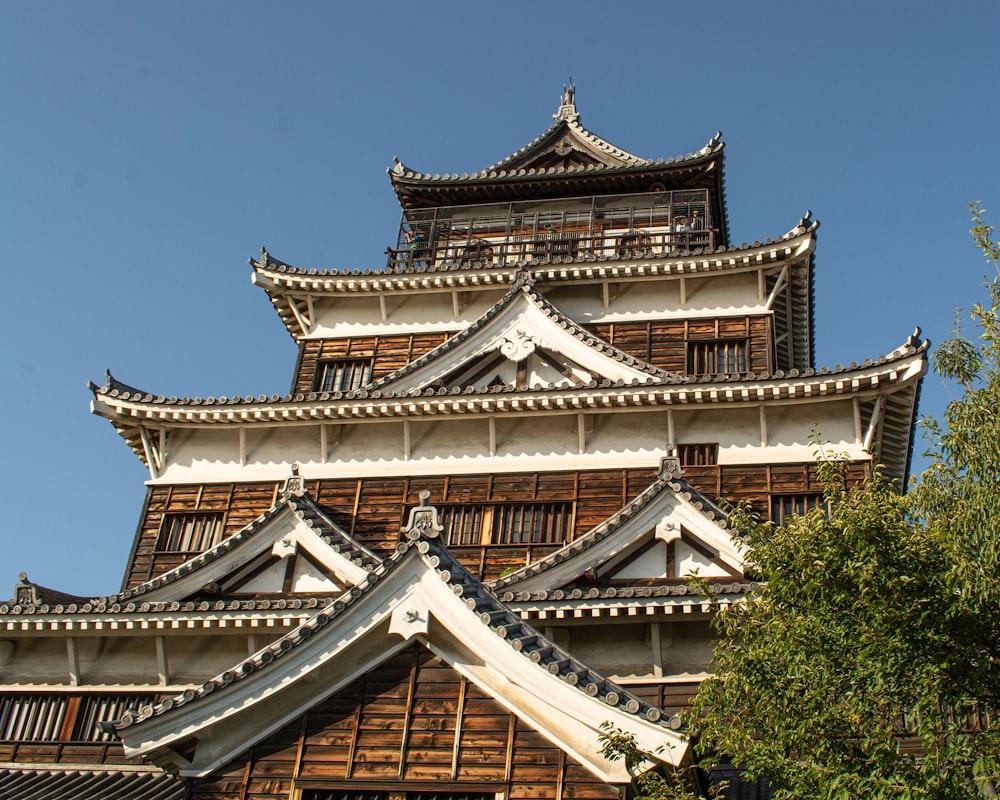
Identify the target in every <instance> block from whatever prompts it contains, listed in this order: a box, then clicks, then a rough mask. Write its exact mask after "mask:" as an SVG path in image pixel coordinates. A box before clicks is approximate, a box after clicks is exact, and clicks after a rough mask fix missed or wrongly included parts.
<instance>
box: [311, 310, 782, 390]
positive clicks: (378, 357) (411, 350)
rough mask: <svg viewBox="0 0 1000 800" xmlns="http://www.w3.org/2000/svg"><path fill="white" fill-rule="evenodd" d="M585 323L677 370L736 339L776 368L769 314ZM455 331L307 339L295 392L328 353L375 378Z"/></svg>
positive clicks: (760, 366)
mask: <svg viewBox="0 0 1000 800" xmlns="http://www.w3.org/2000/svg"><path fill="white" fill-rule="evenodd" d="M586 327H587V329H588V330H589V331H590V332H591V333H593V334H595V335H596V336H600V337H601V338H603V339H605V340H607V341H608V342H610V343H611V344H613V345H614V346H615V347H617V348H619V349H620V350H624V351H625V352H626V353H628V354H629V355H632V356H635V357H636V358H639V359H641V360H643V361H647V362H649V363H650V364H653V365H655V366H657V367H660V368H662V369H665V370H668V371H669V372H674V373H677V374H679V375H686V374H688V372H689V369H688V363H687V358H688V354H687V350H688V344H689V343H690V342H707V341H715V340H720V339H721V340H724V339H733V340H745V341H746V342H747V348H748V350H747V369H748V370H749V371H751V372H770V371H771V370H773V369H774V363H773V356H772V347H771V338H772V337H771V321H770V317H766V316H760V317H735V318H732V317H729V318H724V319H702V320H667V321H650V322H617V323H606V324H601V325H588V326H586ZM451 335H452V334H446V333H426V334H406V335H397V336H360V337H353V338H344V339H309V340H307V341H305V342H303V343H302V344H301V345H300V348H299V361H298V366H297V369H296V374H295V377H294V379H293V381H292V394H308V393H309V392H313V391H316V376H317V372H318V364H319V363H320V362H321V361H325V360H330V359H365V358H370V359H371V360H372V379H377V378H381V377H383V376H385V375H388V374H390V373H392V372H395V371H396V370H397V369H399V368H400V367H403V366H405V365H406V364H409V363H410V362H411V361H415V360H416V359H418V358H420V357H421V356H422V355H424V354H425V353H428V352H430V351H431V350H433V349H434V348H435V347H437V346H438V345H439V344H441V343H442V342H444V341H445V340H446V339H447V338H449V337H450V336H451Z"/></svg>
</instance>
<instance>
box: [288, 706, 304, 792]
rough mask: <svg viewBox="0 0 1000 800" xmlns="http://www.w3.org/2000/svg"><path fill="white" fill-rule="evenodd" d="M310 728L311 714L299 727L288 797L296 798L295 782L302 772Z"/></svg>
mask: <svg viewBox="0 0 1000 800" xmlns="http://www.w3.org/2000/svg"><path fill="white" fill-rule="evenodd" d="M308 727H309V712H308V711H307V712H306V713H305V714H303V715H302V724H301V725H300V726H299V741H298V744H297V745H296V746H295V763H294V764H293V765H292V780H291V781H290V783H289V787H288V796H289V797H295V796H296V795H295V781H296V780H297V779H298V777H299V773H300V772H301V771H302V753H303V752H304V751H305V747H306V731H307V729H308Z"/></svg>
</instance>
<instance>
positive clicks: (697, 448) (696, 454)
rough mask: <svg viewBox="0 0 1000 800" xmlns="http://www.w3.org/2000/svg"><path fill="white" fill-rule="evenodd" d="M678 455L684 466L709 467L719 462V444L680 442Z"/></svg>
mask: <svg viewBox="0 0 1000 800" xmlns="http://www.w3.org/2000/svg"><path fill="white" fill-rule="evenodd" d="M677 457H678V458H679V459H680V462H681V466H682V467H707V466H710V465H712V464H718V463H719V445H717V444H680V445H677Z"/></svg>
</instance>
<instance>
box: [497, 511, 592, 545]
mask: <svg viewBox="0 0 1000 800" xmlns="http://www.w3.org/2000/svg"><path fill="white" fill-rule="evenodd" d="M571 515H572V505H571V504H570V503H538V504H529V503H525V504H522V505H509V506H497V507H496V510H495V511H494V516H493V539H492V541H493V544H562V543H563V542H565V541H566V534H567V533H568V532H569V524H570V518H571Z"/></svg>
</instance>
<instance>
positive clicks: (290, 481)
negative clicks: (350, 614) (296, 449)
mask: <svg viewBox="0 0 1000 800" xmlns="http://www.w3.org/2000/svg"><path fill="white" fill-rule="evenodd" d="M305 493H306V482H305V479H304V478H303V477H302V476H301V475H300V474H299V465H298V464H292V474H291V475H289V476H288V477H287V478H285V483H284V485H283V486H282V487H281V499H282V500H288V499H290V498H292V497H302V495H304V494H305Z"/></svg>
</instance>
